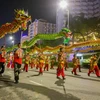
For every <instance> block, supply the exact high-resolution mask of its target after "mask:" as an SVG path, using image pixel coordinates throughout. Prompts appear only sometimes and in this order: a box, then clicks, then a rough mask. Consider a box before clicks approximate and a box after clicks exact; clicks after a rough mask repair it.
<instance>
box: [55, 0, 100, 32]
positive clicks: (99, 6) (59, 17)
mask: <svg viewBox="0 0 100 100" xmlns="http://www.w3.org/2000/svg"><path fill="white" fill-rule="evenodd" d="M66 2H68V7H67V8H66V9H59V8H58V10H57V14H56V26H57V32H59V31H60V30H61V29H62V28H64V27H66V24H65V23H66V22H67V19H68V15H67V14H68V13H67V10H68V11H69V14H70V15H72V17H74V16H80V15H81V14H83V15H84V17H85V18H92V17H100V0H66ZM66 15H67V16H66Z"/></svg>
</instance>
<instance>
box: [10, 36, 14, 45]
mask: <svg viewBox="0 0 100 100" xmlns="http://www.w3.org/2000/svg"><path fill="white" fill-rule="evenodd" d="M9 38H10V40H11V42H12V44H13V46H14V38H13V36H10V37H9Z"/></svg>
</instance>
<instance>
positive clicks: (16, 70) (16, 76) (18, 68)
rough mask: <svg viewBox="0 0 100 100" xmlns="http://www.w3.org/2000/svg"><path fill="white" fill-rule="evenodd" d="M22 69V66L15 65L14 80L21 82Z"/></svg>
mask: <svg viewBox="0 0 100 100" xmlns="http://www.w3.org/2000/svg"><path fill="white" fill-rule="evenodd" d="M20 68H21V64H18V63H14V78H15V81H16V82H18V80H19V74H20Z"/></svg>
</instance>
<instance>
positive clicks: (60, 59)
mask: <svg viewBox="0 0 100 100" xmlns="http://www.w3.org/2000/svg"><path fill="white" fill-rule="evenodd" d="M64 65H65V63H64V52H63V48H60V52H59V53H58V68H57V78H58V79H60V77H59V76H60V75H61V76H62V78H63V80H64V79H65V74H64Z"/></svg>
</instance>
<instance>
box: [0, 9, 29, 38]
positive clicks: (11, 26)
mask: <svg viewBox="0 0 100 100" xmlns="http://www.w3.org/2000/svg"><path fill="white" fill-rule="evenodd" d="M29 21H31V16H29V15H28V13H26V12H25V11H24V10H15V19H14V20H13V21H12V23H6V24H4V25H2V26H1V27H0V38H2V37H4V36H5V35H6V34H8V33H16V32H17V31H19V29H20V28H21V29H22V30H26V29H27V23H28V22H29Z"/></svg>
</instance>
